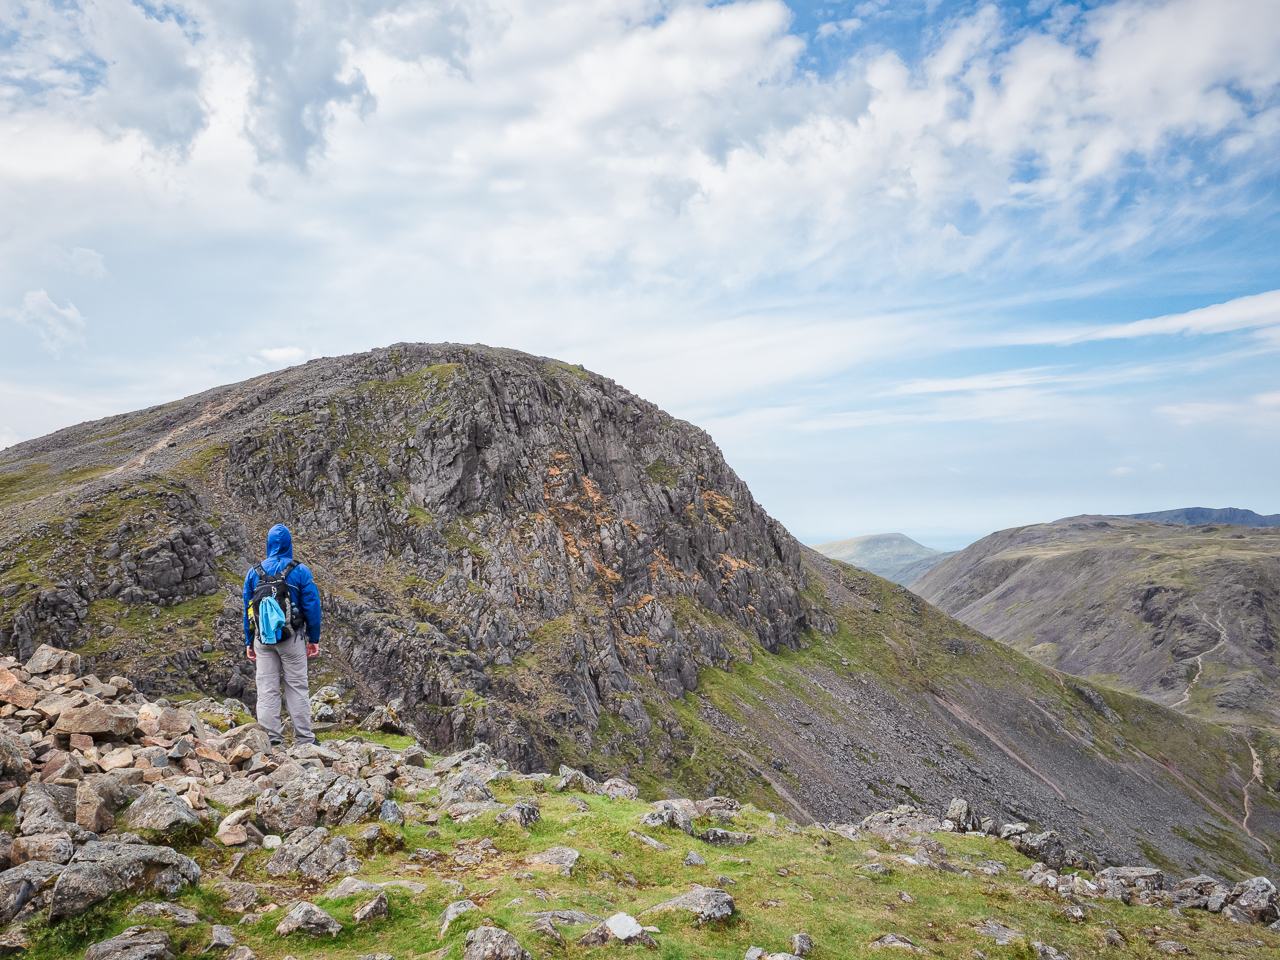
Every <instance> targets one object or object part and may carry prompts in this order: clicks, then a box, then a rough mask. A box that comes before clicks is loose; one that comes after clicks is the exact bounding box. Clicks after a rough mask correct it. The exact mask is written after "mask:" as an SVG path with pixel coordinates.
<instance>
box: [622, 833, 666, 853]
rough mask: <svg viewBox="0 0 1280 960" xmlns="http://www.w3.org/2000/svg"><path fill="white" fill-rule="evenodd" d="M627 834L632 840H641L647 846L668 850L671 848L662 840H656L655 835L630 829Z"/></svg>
mask: <svg viewBox="0 0 1280 960" xmlns="http://www.w3.org/2000/svg"><path fill="white" fill-rule="evenodd" d="M627 836H628V837H630V838H631V839H632V840H639V841H640V842H641V843H643V844H644V845H645V846H646V847H653V849H655V850H661V851H666V850H670V849H671V848H670V847H669V846H667V845H666V844H665V843H663V842H662V841H661V840H655V839H653V837H650V836H647V835H645V834H643V833H636V831H634V830H628V831H627Z"/></svg>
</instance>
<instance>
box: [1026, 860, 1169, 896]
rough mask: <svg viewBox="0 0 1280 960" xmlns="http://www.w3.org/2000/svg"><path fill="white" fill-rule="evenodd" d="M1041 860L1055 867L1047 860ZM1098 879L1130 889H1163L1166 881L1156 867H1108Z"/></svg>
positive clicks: (1099, 873) (1100, 873)
mask: <svg viewBox="0 0 1280 960" xmlns="http://www.w3.org/2000/svg"><path fill="white" fill-rule="evenodd" d="M1041 862H1042V863H1044V864H1045V865H1046V866H1050V867H1053V864H1052V863H1049V862H1048V861H1047V860H1042V861H1041ZM1054 869H1059V868H1058V867H1054ZM1097 879H1098V880H1102V881H1107V880H1115V881H1118V882H1119V883H1120V884H1121V885H1123V886H1124V887H1126V888H1128V889H1130V890H1163V889H1164V883H1165V881H1164V872H1163V871H1161V870H1157V869H1155V868H1154V867H1107V868H1106V869H1105V870H1099V871H1098V873H1097Z"/></svg>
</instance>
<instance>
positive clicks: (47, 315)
mask: <svg viewBox="0 0 1280 960" xmlns="http://www.w3.org/2000/svg"><path fill="white" fill-rule="evenodd" d="M9 315H10V316H11V317H12V318H13V319H14V320H16V321H17V322H18V323H21V324H22V325H23V326H26V327H30V328H31V329H32V330H34V331H35V332H36V333H37V334H38V335H39V336H40V340H41V342H42V343H43V344H44V345H45V346H46V347H47V348H48V349H49V350H51V351H53V352H54V353H55V354H56V353H58V352H59V351H61V350H62V348H63V347H70V346H75V345H77V344H81V343H84V328H85V318H84V317H82V316H81V315H80V311H79V310H77V309H76V305H75V304H74V303H71V302H69V301H68V303H67V305H66V306H65V307H59V306H58V305H57V304H56V303H54V302H53V299H52V298H51V297H50V296H49V294H47V293H45V292H44V291H43V290H31V291H29V292H28V293H27V295H26V296H24V297H23V298H22V306H21V307H19V308H18V309H17V310H11V311H9Z"/></svg>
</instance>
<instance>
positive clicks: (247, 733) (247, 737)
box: [222, 723, 271, 756]
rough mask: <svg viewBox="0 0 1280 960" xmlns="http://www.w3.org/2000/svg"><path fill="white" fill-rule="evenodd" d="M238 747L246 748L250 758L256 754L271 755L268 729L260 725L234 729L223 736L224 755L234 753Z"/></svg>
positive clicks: (247, 724) (254, 724) (253, 724)
mask: <svg viewBox="0 0 1280 960" xmlns="http://www.w3.org/2000/svg"><path fill="white" fill-rule="evenodd" d="M236 747H245V748H246V749H247V750H248V751H249V755H250V756H252V755H253V754H255V753H264V754H265V753H270V752H271V738H270V737H269V736H268V735H267V728H266V727H264V726H263V725H262V724H260V723H246V724H244V725H243V726H240V727H232V728H231V729H230V730H228V731H227V732H226V733H224V734H223V735H222V752H223V754H224V755H225V754H229V753H234V752H235V749H236Z"/></svg>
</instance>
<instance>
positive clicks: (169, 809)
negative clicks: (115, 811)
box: [124, 783, 200, 833]
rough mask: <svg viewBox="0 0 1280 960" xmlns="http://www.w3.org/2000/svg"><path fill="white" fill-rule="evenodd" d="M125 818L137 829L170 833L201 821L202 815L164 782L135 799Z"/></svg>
mask: <svg viewBox="0 0 1280 960" xmlns="http://www.w3.org/2000/svg"><path fill="white" fill-rule="evenodd" d="M124 819H125V822H126V823H128V824H129V826H131V827H133V828H134V829H135V830H154V831H155V832H157V833H170V832H172V831H174V830H181V829H182V828H184V827H191V826H195V825H196V824H198V823H199V822H200V817H199V816H198V815H197V814H196V812H195V811H194V810H192V809H191V807H189V806H188V805H187V802H186V801H185V800H183V799H182V798H181V797H179V796H178V795H177V794H176V793H174V792H173V790H172V789H171V788H169V787H167V786H165V785H164V784H163V783H157V784H155V785H154V786H153V787H151V789H150V790H148V791H147V792H146V793H144V794H143V795H142V796H140V797H139V798H138V799H137V800H135V801H133V803H132V804H130V806H129V809H128V810H126V811H125V814H124Z"/></svg>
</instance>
